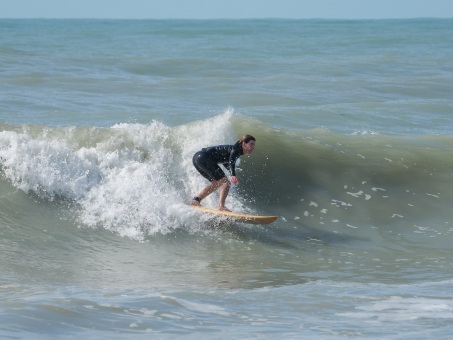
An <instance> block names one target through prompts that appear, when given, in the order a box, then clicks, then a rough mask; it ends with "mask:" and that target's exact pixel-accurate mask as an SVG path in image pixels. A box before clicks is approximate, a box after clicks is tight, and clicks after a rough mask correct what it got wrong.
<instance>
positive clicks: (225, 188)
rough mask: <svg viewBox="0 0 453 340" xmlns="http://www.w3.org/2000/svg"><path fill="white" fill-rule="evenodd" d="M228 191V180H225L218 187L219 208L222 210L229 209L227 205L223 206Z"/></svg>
mask: <svg viewBox="0 0 453 340" xmlns="http://www.w3.org/2000/svg"><path fill="white" fill-rule="evenodd" d="M229 191H230V182H228V181H225V183H223V184H222V187H221V188H220V199H219V210H223V211H231V210H230V209H228V208H227V207H225V201H226V198H227V196H228V192H229Z"/></svg>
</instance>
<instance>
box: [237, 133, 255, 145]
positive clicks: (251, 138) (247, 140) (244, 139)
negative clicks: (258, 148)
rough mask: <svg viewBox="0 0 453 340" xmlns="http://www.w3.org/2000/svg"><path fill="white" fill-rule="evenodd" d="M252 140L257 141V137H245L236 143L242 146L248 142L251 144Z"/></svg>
mask: <svg viewBox="0 0 453 340" xmlns="http://www.w3.org/2000/svg"><path fill="white" fill-rule="evenodd" d="M251 140H254V141H256V139H255V137H253V136H252V135H244V136H242V138H241V139H239V140H238V141H237V142H236V144H242V142H245V143H248V142H250V141H251Z"/></svg>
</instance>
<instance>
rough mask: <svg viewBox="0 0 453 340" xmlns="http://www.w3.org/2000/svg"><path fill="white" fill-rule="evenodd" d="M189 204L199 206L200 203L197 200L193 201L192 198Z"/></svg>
mask: <svg viewBox="0 0 453 340" xmlns="http://www.w3.org/2000/svg"><path fill="white" fill-rule="evenodd" d="M190 205H195V206H197V207H201V203H200V202H198V201H195V200H192V202H190Z"/></svg>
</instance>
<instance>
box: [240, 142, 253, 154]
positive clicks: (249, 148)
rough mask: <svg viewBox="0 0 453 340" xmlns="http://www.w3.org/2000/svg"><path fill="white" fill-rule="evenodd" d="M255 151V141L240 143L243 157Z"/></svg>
mask: <svg viewBox="0 0 453 340" xmlns="http://www.w3.org/2000/svg"><path fill="white" fill-rule="evenodd" d="M253 150H255V141H254V140H251V141H250V142H248V143H246V142H242V151H244V154H245V155H248V154H251V153H252V152H253Z"/></svg>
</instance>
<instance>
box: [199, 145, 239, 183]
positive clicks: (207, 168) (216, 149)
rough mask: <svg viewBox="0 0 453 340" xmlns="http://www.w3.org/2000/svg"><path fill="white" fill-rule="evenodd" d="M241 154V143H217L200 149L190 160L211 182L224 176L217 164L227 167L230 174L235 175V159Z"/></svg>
mask: <svg viewBox="0 0 453 340" xmlns="http://www.w3.org/2000/svg"><path fill="white" fill-rule="evenodd" d="M243 154H244V152H243V150H242V145H241V144H234V145H218V146H211V147H209V148H203V149H201V150H200V151H198V152H197V153H196V154H195V155H194V156H193V159H192V161H193V165H194V166H195V168H196V169H197V170H198V172H199V173H200V174H201V175H202V176H203V177H205V178H206V179H208V180H209V181H210V182H212V181H214V180H215V181H218V180H220V179H222V178H223V177H225V173H224V172H223V170H222V169H221V168H220V167H219V164H223V165H224V166H225V167H226V168H227V169H229V170H230V172H231V176H236V160H237V159H238V158H239V157H240V156H241V155H243Z"/></svg>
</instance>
